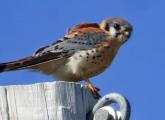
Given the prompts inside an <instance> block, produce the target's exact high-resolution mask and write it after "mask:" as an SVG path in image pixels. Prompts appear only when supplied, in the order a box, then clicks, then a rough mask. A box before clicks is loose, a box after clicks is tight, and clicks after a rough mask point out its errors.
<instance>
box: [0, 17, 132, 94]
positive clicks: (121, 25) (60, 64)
mask: <svg viewBox="0 0 165 120" xmlns="http://www.w3.org/2000/svg"><path fill="white" fill-rule="evenodd" d="M131 32H132V26H131V24H130V23H129V22H128V21H126V20H124V19H122V18H116V17H111V18H108V19H105V20H103V22H102V23H101V24H97V23H82V24H79V25H76V26H74V27H73V28H72V29H70V30H69V31H68V33H67V34H66V35H65V36H64V37H63V38H62V39H60V40H58V41H57V42H55V43H53V44H51V45H48V46H45V47H42V48H40V49H38V50H37V51H36V52H35V53H34V54H33V55H32V56H30V57H26V58H24V59H20V60H17V61H13V62H8V63H1V64H0V72H5V71H12V70H22V69H30V70H33V71H40V72H43V73H45V74H47V75H52V76H55V77H56V78H58V80H63V81H72V82H78V81H81V80H86V81H87V85H88V87H89V88H90V89H91V91H92V92H93V93H95V94H97V95H98V89H97V88H95V87H94V86H93V85H92V84H91V82H90V81H89V78H91V77H93V76H96V75H98V74H100V73H102V72H103V71H105V70H106V69H107V68H108V66H110V65H111V63H112V61H113V59H114V57H115V56H116V54H117V52H118V50H119V48H120V46H121V45H123V44H124V43H125V42H126V41H127V40H128V38H129V37H130V35H131Z"/></svg>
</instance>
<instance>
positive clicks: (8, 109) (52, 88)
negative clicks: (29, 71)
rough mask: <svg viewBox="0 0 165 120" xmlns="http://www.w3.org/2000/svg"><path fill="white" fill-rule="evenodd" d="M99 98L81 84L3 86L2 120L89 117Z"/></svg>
mask: <svg viewBox="0 0 165 120" xmlns="http://www.w3.org/2000/svg"><path fill="white" fill-rule="evenodd" d="M96 102H97V100H96V99H94V97H93V96H92V95H91V93H90V91H89V90H88V89H87V88H84V87H83V88H82V87H81V84H79V83H68V82H60V81H58V82H51V83H38V84H33V85H13V86H1V87H0V120H87V119H86V117H87V113H88V112H89V111H91V110H92V109H93V106H94V104H95V103H96Z"/></svg>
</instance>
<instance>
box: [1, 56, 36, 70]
mask: <svg viewBox="0 0 165 120" xmlns="http://www.w3.org/2000/svg"><path fill="white" fill-rule="evenodd" d="M32 59H34V57H32V56H31V57H26V58H24V59H20V60H17V61H12V62H7V63H0V73H1V72H6V71H12V70H19V69H23V68H25V67H27V66H29V65H32V63H31V60H32Z"/></svg>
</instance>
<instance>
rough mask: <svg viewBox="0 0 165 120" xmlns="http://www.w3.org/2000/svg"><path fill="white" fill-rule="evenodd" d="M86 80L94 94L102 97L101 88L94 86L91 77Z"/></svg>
mask: <svg viewBox="0 0 165 120" xmlns="http://www.w3.org/2000/svg"><path fill="white" fill-rule="evenodd" d="M85 81H86V84H87V86H88V88H89V89H90V90H91V91H92V93H93V94H94V95H96V97H98V98H100V97H101V96H100V94H99V91H100V89H98V88H96V87H94V86H93V85H92V83H91V81H90V80H89V79H86V80H85Z"/></svg>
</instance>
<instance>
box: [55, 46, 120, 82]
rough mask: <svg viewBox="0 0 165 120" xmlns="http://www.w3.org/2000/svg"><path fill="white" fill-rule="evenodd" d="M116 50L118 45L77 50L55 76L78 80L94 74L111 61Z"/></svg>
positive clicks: (100, 71)
mask: <svg viewBox="0 0 165 120" xmlns="http://www.w3.org/2000/svg"><path fill="white" fill-rule="evenodd" d="M114 47H115V46H114ZM117 51H118V47H116V48H113V46H109V47H107V46H106V47H103V48H102V47H98V48H93V49H90V50H83V51H77V52H76V53H75V54H73V55H72V56H71V57H70V58H69V59H68V61H67V62H66V64H65V65H64V66H61V67H60V68H59V69H58V70H57V71H56V76H57V77H59V79H63V80H68V81H80V80H83V79H86V78H90V77H93V76H96V75H98V74H100V73H102V72H103V71H104V70H105V69H106V68H107V67H108V66H109V65H110V64H111V63H112V60H113V58H114V57H115V55H116V53H117Z"/></svg>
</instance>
